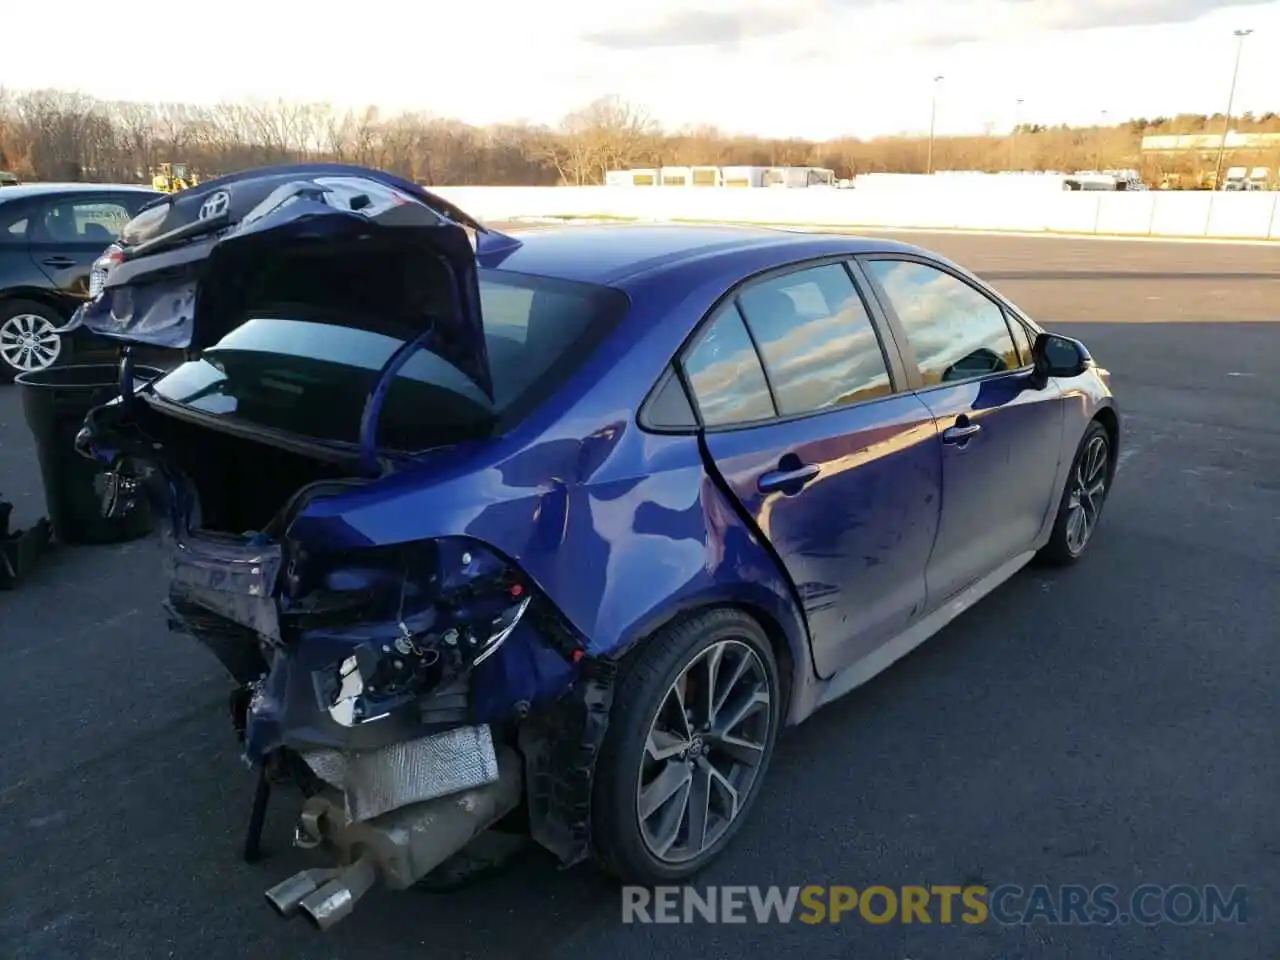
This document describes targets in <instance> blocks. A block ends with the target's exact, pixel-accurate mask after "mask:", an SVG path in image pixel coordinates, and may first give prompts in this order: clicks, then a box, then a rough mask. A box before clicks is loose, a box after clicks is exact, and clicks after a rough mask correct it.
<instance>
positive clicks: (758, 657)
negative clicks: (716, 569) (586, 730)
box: [592, 609, 781, 884]
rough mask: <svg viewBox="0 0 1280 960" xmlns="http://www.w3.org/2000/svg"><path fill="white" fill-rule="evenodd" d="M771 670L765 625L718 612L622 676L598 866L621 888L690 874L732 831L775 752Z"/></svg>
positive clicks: (598, 818)
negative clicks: (621, 884) (623, 885)
mask: <svg viewBox="0 0 1280 960" xmlns="http://www.w3.org/2000/svg"><path fill="white" fill-rule="evenodd" d="M780 720H781V695H780V683H779V676H778V666H777V662H776V660H775V658H774V655H773V651H772V649H771V647H770V645H769V640H768V638H767V637H766V636H765V633H764V631H763V630H762V629H761V627H760V625H759V624H758V623H757V622H756V621H755V620H754V619H752V618H751V617H749V616H747V615H746V614H744V613H741V612H740V611H736V610H727V609H723V610H714V611H710V612H707V613H704V614H700V615H698V616H695V617H692V618H690V619H689V620H686V621H683V622H681V623H678V624H676V625H674V626H671V627H668V628H667V629H665V630H663V631H662V632H660V633H658V634H657V635H655V636H654V637H653V638H651V639H650V640H649V641H648V642H647V643H646V645H645V647H644V649H643V650H642V651H640V653H639V656H638V657H637V658H636V660H635V661H634V662H633V663H631V664H630V665H629V667H628V668H627V669H626V670H624V672H623V673H622V675H621V676H620V678H619V681H618V686H617V689H616V691H615V695H614V708H613V714H612V716H611V718H610V725H609V732H608V734H607V736H606V739H605V744H604V748H603V750H602V751H601V755H600V760H599V762H598V764H597V766H596V788H595V791H594V798H593V809H592V823H593V843H594V850H595V854H596V859H597V861H598V862H599V863H600V865H601V866H602V867H603V868H604V869H605V870H607V871H608V872H609V873H611V874H613V875H614V876H617V877H618V878H620V879H621V880H623V881H624V882H626V883H638V884H656V883H667V882H672V881H677V880H681V879H684V878H686V877H690V876H692V875H693V874H695V873H697V872H698V871H699V870H701V869H702V868H703V867H704V866H706V865H707V864H708V863H710V862H711V861H712V860H713V859H715V857H716V856H718V855H719V853H720V852H721V851H722V850H723V849H724V848H725V846H726V845H727V844H728V843H729V841H730V840H731V838H732V837H733V835H734V834H735V833H737V831H738V829H739V827H740V826H741V824H742V822H743V820H744V819H745V817H746V814H747V811H748V810H749V809H750V807H751V805H752V803H753V802H754V801H755V797H756V794H757V793H758V792H759V787H760V783H761V782H762V780H763V778H764V774H765V771H766V770H767V768H768V765H769V760H770V758H771V757H772V755H773V747H774V743H775V740H776V738H777V733H778V727H779V725H780Z"/></svg>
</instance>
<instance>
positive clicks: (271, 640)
mask: <svg viewBox="0 0 1280 960" xmlns="http://www.w3.org/2000/svg"><path fill="white" fill-rule="evenodd" d="M517 243H518V241H515V240H513V239H511V238H509V237H504V236H502V235H500V234H495V233H492V232H490V231H486V230H485V229H484V228H483V227H482V226H480V225H479V224H476V223H474V222H473V221H469V220H468V219H467V218H466V216H465V214H462V213H461V211H457V210H456V209H454V208H452V207H451V206H450V205H449V204H447V203H446V202H445V201H442V200H440V199H439V198H438V197H435V196H434V195H432V194H430V193H428V192H426V191H423V190H421V189H420V188H418V187H415V186H414V185H412V184H410V183H407V182H405V181H401V180H399V179H398V178H395V177H391V176H389V175H386V174H383V173H380V172H376V171H369V170H362V169H360V168H348V167H339V166H333V165H308V166H302V167H288V168H268V169H267V170H264V171H256V172H253V173H251V174H242V175H236V176H233V177H229V178H224V179H223V180H218V181H213V182H210V183H208V184H203V185H201V187H200V188H198V189H197V190H192V191H187V192H185V193H183V194H179V195H175V196H174V197H172V198H166V199H165V200H164V201H163V202H161V203H159V204H157V205H154V206H152V207H150V208H148V209H147V210H145V211H143V213H142V214H140V215H139V217H138V218H137V219H136V220H135V221H134V222H133V223H131V224H130V225H129V227H127V228H126V230H125V231H124V233H123V235H122V238H121V243H120V245H119V247H118V248H116V249H114V250H113V251H112V255H111V257H110V258H107V262H106V264H105V266H104V275H103V276H102V277H100V278H98V286H99V287H100V292H99V293H98V296H97V297H96V298H95V299H94V300H93V301H92V302H91V303H89V304H87V305H86V306H85V307H83V308H82V309H81V311H80V314H79V315H78V316H77V318H76V321H75V322H77V323H83V324H84V325H86V326H88V327H89V328H90V329H92V330H93V331H94V332H96V333H98V334H100V335H104V336H108V337H113V338H115V339H116V340H118V341H120V342H121V343H122V344H124V345H125V346H126V360H125V362H124V364H123V365H122V380H121V383H122V391H121V396H120V397H118V398H117V399H115V400H113V401H112V402H111V403H108V404H105V405H103V406H101V407H98V408H96V409H95V410H93V411H92V412H91V413H90V415H89V417H88V418H87V420H86V423H85V427H84V429H83V430H82V431H81V435H80V438H79V440H78V443H79V445H80V448H81V450H82V452H83V453H85V454H86V455H88V456H93V457H95V458H97V459H100V460H102V461H105V462H107V463H108V464H109V465H110V466H111V470H112V473H111V478H112V479H111V483H110V484H109V489H110V491H111V494H110V495H109V496H108V501H107V506H106V509H108V510H110V511H117V512H122V511H127V510H129V509H131V508H133V507H134V506H135V505H136V503H137V502H138V501H139V500H140V499H141V498H143V497H146V498H148V499H150V500H151V501H152V504H153V507H154V508H157V513H158V514H159V515H161V516H163V517H164V518H165V522H164V523H163V524H162V539H163V541H164V557H165V564H166V573H167V577H168V594H169V595H168V600H167V609H168V613H169V621H170V626H171V627H172V628H173V629H175V630H177V631H179V632H183V633H186V634H190V635H192V636H194V637H196V638H197V639H199V640H200V641H201V642H202V643H203V644H204V645H205V646H206V647H207V648H208V649H209V650H211V651H212V652H213V653H214V655H215V656H216V657H217V658H218V659H219V661H220V662H221V663H222V665H223V666H224V668H225V669H226V671H227V673H228V674H229V675H230V676H231V677H232V678H233V679H234V681H235V684H236V688H235V691H234V693H233V694H232V696H231V702H230V712H231V717H232V721H233V724H234V728H235V731H236V733H237V734H238V736H239V737H240V739H241V741H242V743H243V747H244V757H245V760H246V761H247V762H248V763H249V764H250V765H251V766H252V767H253V768H254V769H255V770H256V771H257V775H258V778H259V783H258V790H257V795H256V797H255V800H254V804H253V810H252V814H251V816H250V823H249V827H248V836H247V838H246V848H245V854H246V858H247V859H256V858H257V856H258V852H259V838H260V834H261V832H262V828H263V820H264V814H265V808H266V804H267V801H268V796H269V795H270V792H271V791H272V789H273V787H275V786H280V785H287V786H288V787H290V788H292V789H293V790H294V791H296V792H297V793H299V794H300V801H301V806H300V812H299V815H298V819H297V823H296V827H295V834H294V842H295V844H296V845H298V846H301V847H304V848H320V849H321V850H323V851H324V852H325V854H324V860H323V861H321V864H320V865H319V866H317V867H315V868H313V869H308V870H304V871H302V872H301V873H299V874H297V875H295V876H293V877H290V878H289V879H287V880H285V881H284V882H282V883H280V884H278V885H276V886H274V887H272V888H271V889H270V890H268V891H267V899H268V901H269V902H270V903H271V905H272V906H273V907H274V908H275V909H276V910H277V911H278V912H279V913H280V914H281V915H284V916H289V915H294V914H299V913H300V914H302V915H304V916H306V917H308V918H309V919H310V920H311V921H313V922H314V923H315V924H316V925H317V926H319V927H321V928H326V927H328V926H330V925H332V924H333V923H335V922H337V921H338V920H340V919H342V918H343V917H345V916H346V915H347V914H349V913H350V912H351V910H352V908H353V907H354V905H355V903H356V902H357V901H358V900H359V898H360V897H361V896H363V894H364V893H365V892H367V891H368V890H370V889H371V888H372V887H373V886H375V885H376V884H378V883H381V884H382V885H384V886H386V887H389V888H392V889H403V888H406V887H409V886H411V885H413V884H415V883H417V882H418V881H420V880H421V879H422V878H424V877H425V876H427V875H428V874H430V873H431V872H432V871H433V870H435V869H436V868H437V867H439V866H440V865H441V864H442V863H445V862H446V861H448V860H449V859H450V858H451V857H453V856H454V855H455V854H458V853H459V851H461V850H463V848H465V847H466V846H467V845H468V843H469V842H470V841H472V840H473V839H474V838H475V837H476V836H478V835H479V834H481V833H482V832H483V831H485V830H487V829H488V828H490V827H492V826H493V825H494V824H496V823H498V821H500V820H503V818H506V817H508V815H509V814H512V813H513V812H514V811H516V810H517V808H520V807H527V810H528V816H529V825H528V827H527V829H529V830H530V831H531V832H532V834H533V836H534V838H535V839H536V840H538V841H539V842H541V843H542V844H543V845H544V846H547V847H548V848H550V849H551V850H553V851H554V852H556V853H557V854H558V855H559V856H560V857H561V859H562V861H564V862H566V863H571V862H574V861H576V860H578V859H581V858H582V857H583V856H584V855H585V853H586V849H587V840H586V823H585V821H586V809H587V791H588V788H589V779H590V775H591V758H592V757H593V756H594V754H595V752H596V750H597V749H598V747H599V743H600V740H601V738H602V736H603V731H604V726H605V718H606V717H607V714H608V709H609V689H610V684H609V678H610V674H611V670H612V665H611V664H610V663H609V662H608V661H606V660H597V659H596V658H594V657H592V656H590V655H589V654H588V650H587V644H586V641H585V638H583V637H582V636H580V635H579V634H578V632H577V631H576V630H575V628H574V627H573V625H572V624H571V623H569V621H568V620H567V619H566V618H565V617H564V616H562V615H561V613H560V611H559V610H558V609H557V608H556V606H555V604H554V603H553V602H552V601H551V599H550V598H549V597H548V596H547V594H546V593H545V592H544V591H543V590H542V588H541V587H540V585H539V584H538V583H537V582H536V580H535V579H533V578H532V577H530V576H529V575H528V574H527V573H526V572H525V571H524V570H523V569H522V568H521V565H520V563H519V560H518V559H517V557H516V555H515V553H514V552H513V551H512V550H510V549H507V550H504V549H503V545H502V544H496V543H493V542H486V541H485V540H483V539H480V538H477V537H474V536H471V535H469V534H468V532H467V529H466V527H467V525H466V522H465V516H466V515H467V508H466V505H465V504H464V505H462V506H459V505H458V504H457V503H456V500H457V498H456V496H455V497H454V498H453V501H450V502H451V503H452V506H451V507H446V506H442V507H441V508H440V510H439V513H438V516H435V515H433V517H432V518H431V519H429V520H424V519H423V517H422V516H420V515H418V514H415V515H414V520H413V522H406V523H405V524H404V525H403V528H402V529H399V530H390V531H388V529H387V528H386V526H385V524H384V525H382V526H381V527H379V526H378V525H377V524H371V523H365V522H363V521H362V518H363V517H365V516H366V515H367V514H368V513H369V511H370V510H371V509H372V507H373V505H375V504H378V505H380V510H381V513H380V516H383V517H385V516H386V515H388V511H390V512H391V513H392V514H394V512H395V509H396V507H395V504H397V503H399V502H401V500H398V498H402V499H403V503H404V504H405V507H404V509H405V510H421V504H422V503H423V497H422V496H421V491H422V490H423V488H424V487H426V488H430V486H431V484H432V482H433V479H432V478H433V477H435V476H437V475H440V474H442V473H449V472H450V471H453V472H454V474H455V476H456V474H457V473H458V472H459V471H460V470H461V471H462V472H465V468H457V467H455V466H454V464H456V463H457V462H458V461H467V460H468V458H470V460H471V461H473V462H475V463H477V464H482V463H485V462H486V457H487V456H488V451H489V450H490V449H491V448H492V447H493V445H494V444H495V443H498V442H500V439H501V437H502V435H503V433H504V431H505V430H506V429H507V428H508V427H509V425H510V423H512V422H514V419H515V418H517V417H518V416H519V415H520V412H521V411H522V410H524V409H527V408H528V407H529V406H530V404H531V399H530V398H531V397H534V396H536V395H537V394H538V385H537V384H536V383H534V382H533V381H534V380H536V379H537V378H536V376H535V374H537V370H533V372H532V373H530V374H529V377H530V380H531V382H530V384H528V385H522V386H520V388H519V389H514V388H513V389H507V388H506V387H505V385H499V389H497V390H496V391H495V385H494V378H493V373H492V369H491V365H490V357H489V350H490V346H491V345H492V344H493V343H497V344H498V345H499V346H500V347H501V345H502V343H501V340H500V338H499V340H497V341H495V340H494V339H493V336H494V334H493V332H492V331H489V333H490V336H489V337H486V330H485V327H484V320H483V318H482V316H481V296H480V282H479V279H478V278H479V270H478V267H477V254H478V252H484V251H486V250H488V251H489V252H491V253H492V252H495V251H496V252H497V253H499V254H500V252H501V250H502V249H503V248H504V247H509V246H511V245H514V244H517ZM493 282H494V283H495V284H497V285H499V286H500V285H501V281H499V280H496V279H495V280H494V281H493ZM518 292H519V293H520V294H521V295H523V294H524V293H525V292H526V291H524V290H523V289H521V290H519V291H518ZM538 295H539V291H538V290H537V289H534V290H533V291H532V293H531V294H530V297H531V298H532V301H533V302H535V303H536V302H537V297H538ZM584 296H587V299H588V300H590V297H591V296H594V294H592V295H587V294H584ZM601 296H602V297H604V300H603V301H602V302H601V304H600V309H602V310H614V311H615V312H616V310H618V309H621V307H619V306H618V305H617V304H616V303H614V302H613V301H612V300H609V298H608V297H607V296H604V294H603V293H601ZM605 301H607V302H605ZM587 307H588V309H594V308H595V304H594V301H592V302H590V303H588V304H587ZM132 345H148V346H163V347H167V348H182V349H185V350H186V351H187V357H188V359H187V362H186V363H184V364H182V365H180V366H179V367H177V368H176V369H174V370H173V371H170V372H169V373H168V374H166V375H165V376H163V377H161V378H159V379H158V380H156V381H155V382H153V383H150V384H146V385H142V386H135V384H134V383H133V381H132V379H131V377H130V376H129V361H128V359H127V354H128V348H129V347H130V346H132ZM554 362H555V359H554V357H553V359H552V360H549V361H548V363H549V364H554ZM526 366H528V364H526ZM534 366H536V365H534ZM526 386H527V387H528V389H525V387H526ZM457 486H458V484H457V482H454V484H453V487H452V488H451V489H456V488H457ZM406 491H412V492H413V494H414V495H413V496H412V497H409V496H406V495H405V494H406ZM476 497H477V498H478V499H477V502H478V503H483V498H482V495H481V494H480V493H477V494H476ZM448 499H449V498H448V497H445V496H442V499H441V503H442V504H443V503H444V502H445V501H446V500H448ZM477 509H479V508H477ZM473 512H474V511H473Z"/></svg>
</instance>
